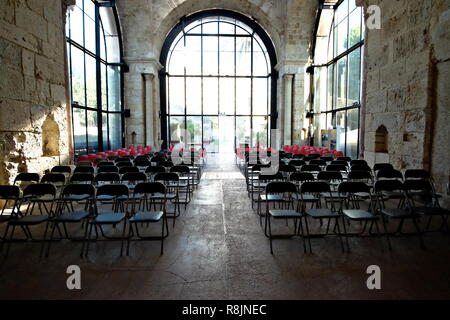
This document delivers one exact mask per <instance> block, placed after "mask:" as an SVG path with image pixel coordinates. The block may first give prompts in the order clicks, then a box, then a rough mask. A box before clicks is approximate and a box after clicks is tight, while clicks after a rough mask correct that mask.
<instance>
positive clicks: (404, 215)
mask: <svg viewBox="0 0 450 320" xmlns="http://www.w3.org/2000/svg"><path fill="white" fill-rule="evenodd" d="M374 191H375V194H376V197H377V203H378V209H379V210H380V212H381V214H382V215H383V216H382V221H383V227H384V231H385V234H386V238H387V242H388V246H389V250H390V251H391V250H392V246H391V240H390V236H391V235H392V236H393V235H402V234H403V233H402V229H403V224H404V221H405V220H411V221H412V222H413V225H414V227H415V229H416V233H415V234H416V235H417V236H418V237H419V240H420V246H421V248H422V249H425V244H424V242H423V239H422V231H421V230H420V227H419V224H418V220H419V219H420V214H419V213H418V212H416V211H414V210H411V209H408V208H407V207H405V204H406V195H405V193H404V186H403V183H402V182H401V181H399V180H379V181H377V182H375V186H374ZM385 192H395V193H397V194H401V195H402V198H399V199H398V200H399V203H398V205H397V206H396V207H393V206H387V204H388V203H390V202H393V201H394V200H395V199H388V200H386V197H385V196H384V193H385ZM401 204H403V206H402V205H401ZM387 220H400V222H399V224H398V227H397V230H396V231H395V232H393V233H389V232H388V229H387V222H388V221H387Z"/></svg>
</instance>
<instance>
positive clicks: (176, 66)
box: [168, 39, 185, 75]
mask: <svg viewBox="0 0 450 320" xmlns="http://www.w3.org/2000/svg"><path fill="white" fill-rule="evenodd" d="M184 62H185V52H184V41H183V39H181V40H180V42H179V43H178V45H177V46H176V47H175V50H174V51H172V53H171V55H170V58H169V60H168V64H169V67H168V70H169V74H171V75H184Z"/></svg>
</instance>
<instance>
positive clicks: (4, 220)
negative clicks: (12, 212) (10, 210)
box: [0, 216, 11, 223]
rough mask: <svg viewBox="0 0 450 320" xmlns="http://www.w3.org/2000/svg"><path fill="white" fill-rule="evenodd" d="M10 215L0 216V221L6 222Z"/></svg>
mask: <svg viewBox="0 0 450 320" xmlns="http://www.w3.org/2000/svg"><path fill="white" fill-rule="evenodd" d="M10 219H11V216H0V223H4V222H8V221H9V220H10Z"/></svg>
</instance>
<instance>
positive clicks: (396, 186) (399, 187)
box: [374, 180, 404, 193]
mask: <svg viewBox="0 0 450 320" xmlns="http://www.w3.org/2000/svg"><path fill="white" fill-rule="evenodd" d="M403 190H404V187H403V183H402V182H401V181H400V180H378V181H377V182H375V185H374V191H375V192H377V193H379V192H383V191H403Z"/></svg>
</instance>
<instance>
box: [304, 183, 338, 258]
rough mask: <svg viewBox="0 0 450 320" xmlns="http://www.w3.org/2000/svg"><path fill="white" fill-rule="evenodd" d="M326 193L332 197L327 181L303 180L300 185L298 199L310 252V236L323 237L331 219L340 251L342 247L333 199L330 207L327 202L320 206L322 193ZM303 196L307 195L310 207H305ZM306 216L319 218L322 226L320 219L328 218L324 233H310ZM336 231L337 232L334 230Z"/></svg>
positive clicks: (326, 233)
mask: <svg viewBox="0 0 450 320" xmlns="http://www.w3.org/2000/svg"><path fill="white" fill-rule="evenodd" d="M325 193H327V194H328V197H329V198H330V199H332V197H333V196H332V194H331V187H330V185H329V184H328V183H327V182H324V181H312V182H304V183H303V184H302V185H301V186H300V200H301V212H302V214H303V215H304V216H305V227H306V237H307V238H308V244H309V251H310V253H312V246H311V238H312V237H324V236H327V235H328V234H329V230H330V225H331V220H334V228H333V232H334V233H335V234H336V235H337V236H338V237H339V240H340V242H341V246H342V251H345V249H344V242H343V241H342V233H341V229H340V225H339V219H340V218H341V215H340V214H339V213H338V212H336V210H335V207H334V201H330V205H331V207H330V208H328V203H327V202H325V207H322V201H321V198H322V195H324V194H325ZM305 197H308V199H310V200H309V202H310V203H311V208H310V209H307V208H306V203H307V202H306V201H305ZM308 218H311V219H313V220H320V225H321V226H322V220H326V219H328V223H327V228H326V231H325V233H320V234H311V233H310V231H309V223H308ZM336 231H337V232H336Z"/></svg>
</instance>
